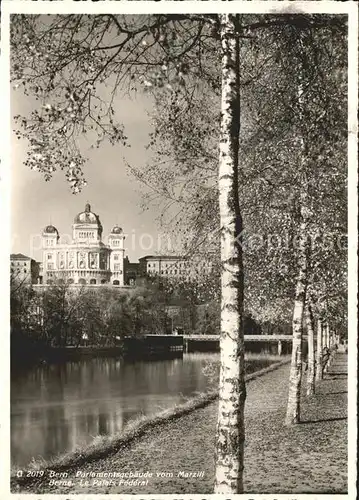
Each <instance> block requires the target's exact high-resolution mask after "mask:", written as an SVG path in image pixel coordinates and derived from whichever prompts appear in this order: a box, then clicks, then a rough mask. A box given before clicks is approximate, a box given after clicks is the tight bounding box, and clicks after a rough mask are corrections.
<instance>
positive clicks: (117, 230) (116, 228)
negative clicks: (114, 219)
mask: <svg viewBox="0 0 359 500" xmlns="http://www.w3.org/2000/svg"><path fill="white" fill-rule="evenodd" d="M122 233H123V231H122V227H119V226H118V225H117V224H116V225H115V226H114V227H113V229H112V231H111V234H122Z"/></svg>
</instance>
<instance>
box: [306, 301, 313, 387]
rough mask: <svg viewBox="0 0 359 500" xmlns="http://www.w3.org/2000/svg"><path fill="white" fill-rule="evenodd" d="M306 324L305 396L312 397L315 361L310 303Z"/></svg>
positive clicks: (307, 308)
mask: <svg viewBox="0 0 359 500" xmlns="http://www.w3.org/2000/svg"><path fill="white" fill-rule="evenodd" d="M305 319H306V324H307V332H308V370H307V396H312V395H313V394H314V391H315V359H314V322H313V312H312V308H311V305H310V303H308V304H307V307H306V315H305Z"/></svg>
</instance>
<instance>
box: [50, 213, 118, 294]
mask: <svg viewBox="0 0 359 500" xmlns="http://www.w3.org/2000/svg"><path fill="white" fill-rule="evenodd" d="M102 231H103V228H102V224H101V221H100V218H99V216H98V215H97V214H95V213H94V212H92V211H91V206H90V205H89V204H88V203H87V204H86V206H85V210H84V211H83V212H80V213H79V214H77V215H76V216H75V219H74V222H73V224H72V241H71V243H70V244H65V243H60V242H59V240H60V235H59V232H58V230H57V229H56V227H54V226H53V225H49V226H47V227H45V229H44V231H43V233H42V235H43V261H42V268H43V271H42V272H43V283H44V284H45V285H51V284H53V283H55V282H56V283H68V284H70V285H71V284H74V285H77V284H79V285H108V284H110V285H113V286H123V285H124V253H125V250H124V240H125V235H124V234H123V231H122V229H121V228H120V227H118V226H117V225H115V226H114V227H113V229H112V231H111V233H110V234H109V236H108V245H105V243H103V241H102Z"/></svg>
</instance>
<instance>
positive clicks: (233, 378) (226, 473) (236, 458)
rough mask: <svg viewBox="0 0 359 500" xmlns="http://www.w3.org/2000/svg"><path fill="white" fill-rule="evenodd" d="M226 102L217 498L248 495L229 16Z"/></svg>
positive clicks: (234, 19) (233, 49) (226, 20)
mask: <svg viewBox="0 0 359 500" xmlns="http://www.w3.org/2000/svg"><path fill="white" fill-rule="evenodd" d="M220 22H221V43H222V100H221V107H222V109H221V138H220V158H219V175H218V189H219V209H220V224H221V264H222V274H221V292H222V298H221V336H220V348H221V369H220V380H219V407H218V422H217V441H216V473H215V485H214V492H215V493H241V492H242V491H243V450H244V402H245V398H246V390H245V382H244V338H243V320H242V318H243V265H242V247H241V231H242V219H241V213H240V209H239V201H238V145H239V126H240V100H239V97H240V94H239V41H238V36H237V34H238V27H239V26H238V24H239V22H238V16H237V15H235V14H223V15H221V16H220Z"/></svg>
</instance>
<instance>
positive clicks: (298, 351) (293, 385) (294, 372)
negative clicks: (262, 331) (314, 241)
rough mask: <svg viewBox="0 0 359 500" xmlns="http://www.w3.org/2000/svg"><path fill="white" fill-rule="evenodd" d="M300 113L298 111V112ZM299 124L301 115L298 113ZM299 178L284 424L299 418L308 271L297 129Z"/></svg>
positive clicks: (300, 90) (305, 185)
mask: <svg viewBox="0 0 359 500" xmlns="http://www.w3.org/2000/svg"><path fill="white" fill-rule="evenodd" d="M298 106H299V110H300V113H301V111H302V109H303V85H302V82H300V83H299V85H298ZM301 114H302V113H301ZM300 125H301V126H303V117H302V116H301V117H300ZM299 140H300V155H301V160H300V161H301V179H300V193H299V207H300V208H299V210H300V214H299V217H300V221H299V238H298V249H297V263H298V277H297V283H296V288H295V296H294V308H293V319H292V331H293V338H292V359H291V367H290V374H289V393H288V405H287V414H286V417H285V424H286V425H292V424H296V423H298V422H299V421H300V390H301V385H302V339H303V316H304V308H305V298H306V291H307V274H308V238H307V231H308V177H307V173H306V163H307V162H306V147H305V143H304V138H303V134H302V132H301V131H300V139H299Z"/></svg>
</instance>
